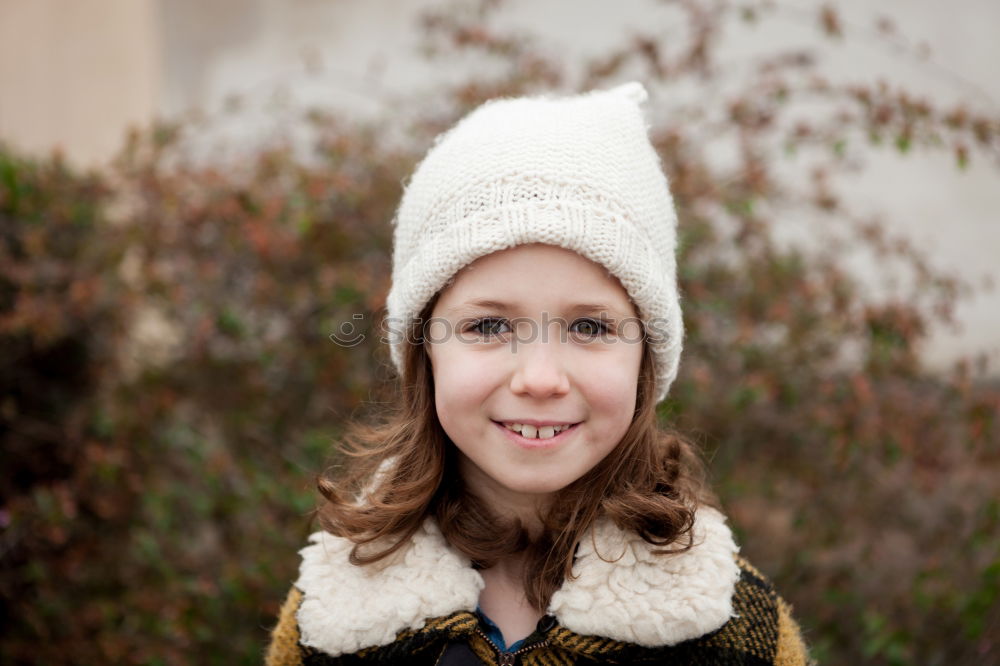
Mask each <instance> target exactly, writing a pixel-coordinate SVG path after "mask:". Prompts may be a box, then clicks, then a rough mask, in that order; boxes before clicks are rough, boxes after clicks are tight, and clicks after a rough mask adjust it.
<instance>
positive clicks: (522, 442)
mask: <svg viewBox="0 0 1000 666" xmlns="http://www.w3.org/2000/svg"><path fill="white" fill-rule="evenodd" d="M493 423H494V424H496V426H497V427H498V428H500V430H502V431H503V433H504V435H505V436H506V437H507V438H508V439H509V440H511V441H512V442H514V443H515V444H517V445H518V446H521V447H523V448H527V449H540V448H550V447H553V446H558V445H559V444H561V443H562V442H563V441H565V440H566V439H567V438H568V437H569V436H570V435H571V434H572V433H573V432H574V431H575V430H576V428H577V426H579V425H580V424H579V423H567V424H563V425H559V426H538V427H536V426H533V425H530V424H519V423H502V422H500V421H493Z"/></svg>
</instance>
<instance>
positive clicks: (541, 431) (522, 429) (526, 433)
mask: <svg viewBox="0 0 1000 666" xmlns="http://www.w3.org/2000/svg"><path fill="white" fill-rule="evenodd" d="M504 425H505V426H506V427H507V428H509V429H510V430H513V431H514V432H519V433H521V435H522V436H523V437H527V438H529V439H533V438H537V439H548V438H550V437H555V436H556V435H557V434H559V433H560V432H562V431H563V430H566V429H567V428H569V426H568V425H561V426H541V427H537V428H536V427H535V426H533V425H529V424H527V423H524V424H522V423H506V424H504Z"/></svg>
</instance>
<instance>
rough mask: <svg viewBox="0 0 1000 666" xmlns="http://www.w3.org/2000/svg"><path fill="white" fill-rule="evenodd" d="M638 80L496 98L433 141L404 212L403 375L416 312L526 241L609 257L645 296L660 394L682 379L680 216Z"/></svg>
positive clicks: (400, 225) (605, 261)
mask: <svg viewBox="0 0 1000 666" xmlns="http://www.w3.org/2000/svg"><path fill="white" fill-rule="evenodd" d="M646 98H647V94H646V90H645V88H643V86H642V84H640V83H636V82H632V83H626V84H624V85H621V86H618V87H617V88H614V89H612V90H606V91H594V92H590V93H586V94H583V95H577V96H572V97H562V98H551V97H524V98H516V99H499V100H493V101H490V102H487V103H485V104H483V105H482V106H480V107H479V108H477V109H476V110H474V111H473V112H472V113H470V114H469V115H468V116H466V117H465V118H464V119H463V120H462V121H461V122H459V123H458V124H457V125H456V126H455V127H453V128H452V129H451V130H449V131H448V132H445V133H444V134H442V135H441V136H439V137H438V138H437V140H436V141H435V143H434V146H433V147H432V148H431V150H430V151H429V152H428V153H427V156H426V157H425V158H424V160H423V161H422V162H421V163H420V165H419V166H418V167H417V170H416V172H415V173H414V174H413V177H412V179H411V180H410V183H409V186H408V187H407V188H406V191H405V193H404V194H403V199H402V202H401V203H400V206H399V210H398V212H397V215H396V220H395V234H394V239H393V242H394V250H393V267H392V288H391V289H390V291H389V296H388V299H387V303H386V306H387V313H386V314H387V322H388V327H389V332H390V350H391V353H392V360H393V363H394V364H395V366H396V369H397V370H399V372H400V373H401V374H402V372H403V345H404V344H406V332H407V331H408V330H409V326H410V324H411V323H412V321H413V319H415V318H416V317H418V316H419V315H420V312H421V310H422V309H423V308H424V307H425V306H426V304H427V303H428V302H429V301H430V300H431V298H432V297H433V296H434V294H435V293H437V292H438V290H440V289H441V288H442V287H443V286H445V284H446V283H447V282H448V281H449V279H450V278H451V277H452V276H453V275H455V273H457V272H458V271H459V270H460V269H461V268H463V267H464V266H466V265H467V264H469V263H471V262H472V261H474V260H475V259H477V258H479V257H482V256H485V255H487V254H490V253H492V252H497V251H499V250H504V249H507V248H510V247H514V246H516V245H523V244H527V243H546V244H549V245H557V246H559V247H563V248H566V249H568V250H572V251H574V252H576V253H578V254H580V255H582V256H584V257H586V258H587V259H590V260H591V261H594V262H597V263H599V264H602V265H603V266H604V267H605V268H607V270H608V271H609V272H610V273H611V274H612V275H614V276H615V277H617V278H618V280H619V281H620V282H621V284H622V286H623V287H624V288H625V290H626V291H627V292H628V294H629V296H630V297H631V298H632V301H633V302H634V303H635V305H636V307H637V308H638V311H639V316H640V317H641V318H642V320H643V322H644V324H645V328H646V340H647V342H648V343H649V344H650V345H651V347H652V350H653V352H654V356H655V359H656V395H657V397H656V400H657V402H659V401H660V400H662V399H663V398H664V397H665V396H666V394H667V389H669V388H670V384H671V383H672V382H673V380H674V378H675V377H676V376H677V365H678V360H679V357H680V352H681V338H682V336H683V324H682V322H681V311H680V303H679V299H678V293H677V276H676V272H677V271H676V260H675V257H674V252H675V246H676V226H677V214H676V212H675V211H674V205H673V200H672V198H671V196H670V192H669V190H668V189H667V179H666V177H665V176H664V175H663V171H662V169H661V168H660V161H659V158H658V156H657V154H656V152H655V151H654V149H653V147H652V145H651V144H650V141H649V137H648V134H647V129H646V122H645V119H644V117H643V114H642V109H641V108H640V104H642V103H643V102H644V101H645V100H646Z"/></svg>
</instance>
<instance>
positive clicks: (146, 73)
mask: <svg viewBox="0 0 1000 666" xmlns="http://www.w3.org/2000/svg"><path fill="white" fill-rule="evenodd" d="M155 12H156V4H155V2H154V1H153V0H85V1H81V0H0V141H3V142H5V143H8V144H10V145H12V146H14V147H15V148H17V149H21V150H25V151H30V152H35V153H39V152H41V153H47V152H48V151H49V150H51V149H52V148H54V147H60V148H61V149H62V150H63V152H64V153H65V155H66V156H67V157H68V158H69V159H70V160H71V161H73V162H75V163H77V164H81V165H92V164H95V163H100V162H102V161H105V160H107V159H108V158H109V157H111V156H112V155H113V154H114V153H115V152H116V151H117V150H118V148H119V147H120V146H121V144H122V141H123V139H124V137H125V132H126V130H127V128H128V127H129V126H130V125H133V124H147V123H148V122H150V120H151V119H152V118H153V115H154V113H155V110H156V105H157V90H158V88H159V78H160V75H159V50H160V49H159V43H158V31H157V28H156V24H157V17H156V16H155Z"/></svg>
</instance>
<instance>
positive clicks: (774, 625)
mask: <svg viewBox="0 0 1000 666" xmlns="http://www.w3.org/2000/svg"><path fill="white" fill-rule="evenodd" d="M694 537H695V541H694V546H693V547H692V548H691V549H690V550H688V551H686V552H684V553H679V554H674V555H655V554H652V553H651V552H650V551H651V549H652V547H651V546H649V544H646V543H645V542H644V541H642V540H641V539H640V538H638V537H637V535H631V534H625V533H623V532H622V531H621V530H618V529H617V528H616V527H614V526H613V525H611V524H610V523H602V524H599V525H597V526H595V533H594V538H593V539H585V540H583V541H582V542H581V544H580V548H579V549H578V552H577V558H576V560H575V562H574V566H573V573H574V578H573V579H568V580H567V581H565V582H564V585H563V587H562V588H560V590H558V591H557V592H556V593H555V594H554V595H553V597H552V602H551V603H550V605H549V608H548V614H547V615H545V616H544V617H543V618H542V619H541V620H540V621H539V623H538V626H537V627H536V629H535V631H534V633H532V634H531V636H529V637H528V638H527V639H526V640H525V641H524V642H523V644H522V647H521V648H520V649H519V650H517V651H516V652H515V653H505V652H502V651H500V650H498V649H497V647H496V646H495V645H494V644H493V643H492V641H491V640H490V639H489V637H488V636H487V632H486V631H485V630H484V627H483V626H482V625H481V622H480V619H479V617H478V616H477V615H476V613H475V612H474V609H475V607H476V602H477V600H478V594H479V591H480V590H481V589H482V578H481V576H480V575H479V573H478V572H476V571H475V570H474V569H472V568H471V566H470V565H469V563H468V562H467V561H466V560H463V559H462V557H461V556H460V555H458V554H457V553H456V552H455V551H454V550H453V549H451V548H450V547H449V546H448V544H447V542H445V541H444V539H443V537H442V536H441V535H440V532H439V531H438V530H437V529H436V526H435V525H434V524H433V522H430V521H429V522H428V523H426V524H425V526H424V529H422V530H421V531H420V532H418V534H417V535H415V536H414V538H413V539H412V543H410V544H409V545H408V546H407V547H406V548H404V549H401V551H400V552H398V553H397V554H395V555H394V556H393V557H392V558H390V561H389V562H385V563H381V564H376V565H369V566H367V567H356V566H354V565H351V564H350V563H349V562H348V561H347V556H348V553H349V551H350V547H351V546H352V544H350V543H349V542H347V541H346V540H343V539H340V538H339V537H334V536H332V535H329V534H325V533H317V534H315V535H313V536H312V537H311V541H312V544H311V545H310V546H307V547H306V548H304V549H303V550H302V551H301V552H302V555H303V561H302V565H301V568H300V576H299V579H298V580H297V581H296V582H295V584H294V585H293V587H292V588H291V591H290V592H289V594H288V597H287V599H286V600H285V603H284V605H283V606H282V608H281V612H280V615H279V618H278V622H277V625H276V626H275V627H274V629H273V631H272V633H271V643H270V645H269V647H268V651H267V658H266V663H267V665H268V666H286V665H295V666H298V665H302V666H309V665H313V666H316V665H328V666H333V665H345V666H346V665H348V664H415V665H416V664H440V665H442V666H458V665H463V664H470V665H475V664H491V665H492V664H522V665H524V666H534V665H538V666H542V665H544V666H553V665H556V664H558V665H563V664H566V665H569V664H704V665H706V666H707V665H715V664H720V665H722V664H733V665H735V664H742V665H745V666H755V665H764V664H776V665H782V666H785V665H788V666H790V665H793V664H810V663H812V662H811V661H810V660H809V657H808V653H807V650H806V648H805V644H804V642H803V640H802V638H801V634H800V631H799V627H798V625H797V624H796V622H795V620H794V619H793V617H792V615H791V611H790V608H789V606H788V604H787V603H785V602H784V600H782V599H781V597H780V596H779V595H778V594H777V593H776V592H775V590H774V588H773V587H772V585H771V583H770V582H769V581H768V580H767V579H766V578H765V577H764V576H763V575H762V574H761V573H760V572H759V571H757V570H756V569H754V568H753V567H752V566H751V565H750V564H749V563H748V562H746V561H745V560H744V559H743V558H741V557H740V556H739V555H738V554H737V552H736V551H737V549H736V546H735V544H734V543H733V540H732V535H731V533H730V531H729V529H728V527H726V525H725V522H724V518H723V517H722V516H721V514H719V513H718V512H716V511H714V510H713V509H708V508H702V509H699V511H698V514H697V517H696V521H695V530H694Z"/></svg>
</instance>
